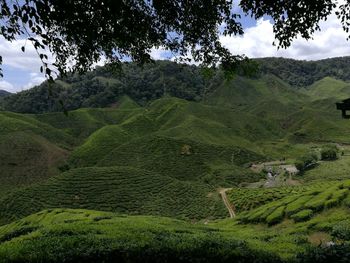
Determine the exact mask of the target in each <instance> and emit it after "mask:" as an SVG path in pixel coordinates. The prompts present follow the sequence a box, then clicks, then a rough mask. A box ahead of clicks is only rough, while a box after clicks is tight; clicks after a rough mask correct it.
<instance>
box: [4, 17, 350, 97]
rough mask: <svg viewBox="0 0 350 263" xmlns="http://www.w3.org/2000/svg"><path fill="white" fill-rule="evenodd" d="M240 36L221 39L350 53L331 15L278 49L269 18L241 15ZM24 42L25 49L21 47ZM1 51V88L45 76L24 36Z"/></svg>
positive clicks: (311, 53)
mask: <svg viewBox="0 0 350 263" xmlns="http://www.w3.org/2000/svg"><path fill="white" fill-rule="evenodd" d="M241 22H242V24H243V27H244V31H245V33H244V35H243V36H231V37H230V36H222V37H221V38H220V40H221V43H222V44H223V45H224V46H226V47H227V48H228V49H229V50H230V51H231V52H232V53H233V54H244V55H246V56H248V57H250V58H259V57H286V58H294V59H299V60H319V59H325V58H331V57H340V56H350V41H347V40H346V38H347V34H346V33H345V32H344V31H343V29H342V27H341V24H340V21H339V20H338V19H337V18H336V17H335V16H334V15H332V16H330V17H329V19H328V20H327V21H325V22H321V24H320V26H321V31H318V32H316V33H315V34H314V38H313V39H312V40H309V41H306V40H304V39H301V38H298V39H296V40H294V41H293V43H292V45H291V46H290V47H289V48H288V49H279V50H278V49H277V47H276V46H273V45H272V43H273V41H274V35H273V31H272V26H273V24H272V22H271V21H270V20H269V19H267V18H263V19H260V20H258V21H255V20H253V19H252V18H250V17H242V20H241ZM23 45H25V46H26V52H25V53H23V52H22V51H21V47H22V46H23ZM0 54H1V55H2V56H3V65H2V69H3V73H4V77H3V78H2V79H0V89H3V90H7V91H9V92H19V91H22V90H26V89H29V88H31V87H33V86H35V85H38V84H40V83H41V82H43V81H44V80H45V77H44V76H43V74H41V73H40V66H41V62H40V60H39V58H38V55H37V54H36V52H35V50H34V48H33V47H32V46H31V44H30V43H29V42H27V43H26V42H25V40H17V41H13V42H11V43H9V42H7V41H6V40H4V39H3V38H1V37H0ZM151 55H152V57H153V58H154V59H171V55H170V54H169V52H167V51H164V50H162V49H153V50H152V52H151Z"/></svg>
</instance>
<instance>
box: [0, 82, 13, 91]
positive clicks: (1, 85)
mask: <svg viewBox="0 0 350 263" xmlns="http://www.w3.org/2000/svg"><path fill="white" fill-rule="evenodd" d="M0 90H7V91H9V92H16V88H15V87H14V86H13V85H12V84H11V83H10V82H7V81H5V80H0Z"/></svg>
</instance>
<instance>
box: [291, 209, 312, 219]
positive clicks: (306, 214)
mask: <svg viewBox="0 0 350 263" xmlns="http://www.w3.org/2000/svg"><path fill="white" fill-rule="evenodd" d="M312 215H313V212H312V210H311V209H304V210H301V211H300V212H298V213H296V214H294V215H292V216H291V218H292V219H293V220H294V221H295V222H302V221H306V220H309V219H310V218H311V217H312Z"/></svg>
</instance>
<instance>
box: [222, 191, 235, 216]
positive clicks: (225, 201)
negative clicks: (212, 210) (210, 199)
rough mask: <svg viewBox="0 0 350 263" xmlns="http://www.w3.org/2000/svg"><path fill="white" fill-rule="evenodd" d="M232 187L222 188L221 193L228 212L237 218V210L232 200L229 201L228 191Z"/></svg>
mask: <svg viewBox="0 0 350 263" xmlns="http://www.w3.org/2000/svg"><path fill="white" fill-rule="evenodd" d="M231 189H232V188H224V189H220V190H219V193H220V195H221V198H222V201H223V202H224V204H225V206H226V208H227V210H228V212H229V213H230V218H235V217H236V214H235V211H234V210H233V207H232V205H231V204H230V202H229V201H228V198H227V195H226V192H227V191H229V190H231Z"/></svg>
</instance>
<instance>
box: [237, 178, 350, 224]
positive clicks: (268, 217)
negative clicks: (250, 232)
mask: <svg viewBox="0 0 350 263" xmlns="http://www.w3.org/2000/svg"><path fill="white" fill-rule="evenodd" d="M349 183H350V181H345V182H344V183H336V182H334V183H325V184H313V185H310V186H309V187H301V189H298V190H299V191H295V192H294V193H292V194H290V193H289V194H288V195H287V193H284V197H281V198H279V199H275V200H274V199H273V196H274V195H273V194H271V196H272V197H270V202H268V203H266V204H263V205H261V206H256V208H255V209H251V210H249V211H248V210H245V212H242V213H241V216H240V218H239V220H241V221H242V222H263V223H267V224H276V223H280V222H282V220H283V219H284V218H291V219H294V220H295V222H299V221H304V220H307V219H310V218H311V216H312V215H313V214H315V213H320V212H322V211H323V210H324V209H330V208H332V207H337V206H340V205H343V200H344V199H345V198H346V197H347V196H348V193H349ZM295 188H296V189H297V188H298V187H295ZM287 189H288V188H287ZM233 191H234V190H233ZM273 191H274V190H270V192H273ZM275 191H277V194H278V193H279V192H281V190H280V189H276V190H275ZM287 191H288V190H287ZM275 195H276V194H275ZM246 196H247V195H246ZM231 198H232V195H231ZM241 198H242V199H244V198H245V197H241ZM232 202H234V201H233V200H232ZM250 202H254V199H252V200H250ZM344 204H346V203H345V202H344Z"/></svg>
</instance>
